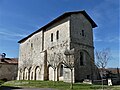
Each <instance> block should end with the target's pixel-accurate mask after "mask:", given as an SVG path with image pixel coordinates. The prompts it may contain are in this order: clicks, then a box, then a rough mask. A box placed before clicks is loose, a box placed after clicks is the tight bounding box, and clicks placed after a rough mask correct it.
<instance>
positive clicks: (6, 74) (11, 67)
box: [0, 63, 18, 80]
mask: <svg viewBox="0 0 120 90" xmlns="http://www.w3.org/2000/svg"><path fill="white" fill-rule="evenodd" d="M17 70H18V65H17V64H6V63H5V64H4V63H1V64H0V79H6V80H16V79H17Z"/></svg>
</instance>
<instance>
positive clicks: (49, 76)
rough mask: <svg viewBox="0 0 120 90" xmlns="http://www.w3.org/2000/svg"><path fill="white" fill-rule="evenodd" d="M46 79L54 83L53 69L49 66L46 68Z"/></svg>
mask: <svg viewBox="0 0 120 90" xmlns="http://www.w3.org/2000/svg"><path fill="white" fill-rule="evenodd" d="M48 78H49V80H52V81H54V69H53V68H52V67H51V66H49V67H48Z"/></svg>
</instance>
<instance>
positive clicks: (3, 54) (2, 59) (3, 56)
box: [1, 53, 6, 62]
mask: <svg viewBox="0 0 120 90" xmlns="http://www.w3.org/2000/svg"><path fill="white" fill-rule="evenodd" d="M1 56H2V58H1V62H4V59H5V56H6V54H5V53H2V55H1Z"/></svg>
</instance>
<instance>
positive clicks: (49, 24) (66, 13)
mask: <svg viewBox="0 0 120 90" xmlns="http://www.w3.org/2000/svg"><path fill="white" fill-rule="evenodd" d="M78 13H81V14H83V15H84V16H85V17H86V18H87V19H88V21H89V22H90V23H91V25H92V27H93V28H95V27H97V24H96V23H95V22H94V21H93V20H92V19H91V18H90V16H89V15H88V14H87V13H86V12H85V10H83V11H74V12H65V13H64V14H62V15H61V16H59V17H57V18H56V19H54V20H53V21H51V22H49V23H48V24H46V25H45V26H43V27H41V28H40V29H38V30H37V31H35V32H33V33H32V34H30V35H28V36H27V37H25V38H23V39H21V40H20V41H18V43H22V42H23V41H25V40H27V39H28V38H29V37H31V36H33V35H34V34H36V33H38V32H39V31H41V30H46V28H48V27H49V26H51V25H53V24H54V23H56V22H58V21H59V20H62V19H64V18H66V17H68V16H70V15H72V14H78Z"/></svg>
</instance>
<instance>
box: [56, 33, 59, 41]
mask: <svg viewBox="0 0 120 90" xmlns="http://www.w3.org/2000/svg"><path fill="white" fill-rule="evenodd" d="M56 39H57V40H58V39H59V31H57V33H56Z"/></svg>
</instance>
